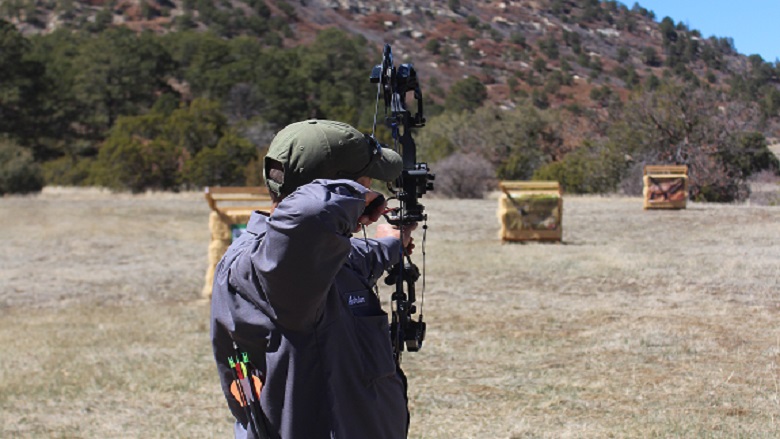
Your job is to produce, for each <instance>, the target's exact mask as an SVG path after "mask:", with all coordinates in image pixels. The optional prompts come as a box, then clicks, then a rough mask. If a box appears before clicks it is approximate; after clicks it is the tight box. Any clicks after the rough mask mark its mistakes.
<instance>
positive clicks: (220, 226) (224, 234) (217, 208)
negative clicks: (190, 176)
mask: <svg viewBox="0 0 780 439" xmlns="http://www.w3.org/2000/svg"><path fill="white" fill-rule="evenodd" d="M205 196H206V202H207V203H208V205H209V207H210V208H211V212H210V214H209V231H210V232H211V241H210V242H209V248H208V256H209V263H208V268H207V269H206V278H205V283H204V285H203V291H202V293H201V294H202V295H203V297H205V298H210V297H211V287H212V284H213V283H214V270H215V269H216V267H217V264H218V263H219V260H220V259H222V256H223V255H224V254H225V252H226V251H227V249H228V247H230V244H231V243H233V241H234V240H235V239H236V238H238V237H239V236H241V233H243V232H244V231H245V230H246V224H247V222H248V221H249V217H250V216H251V215H252V212H254V211H255V210H263V211H268V210H269V209H270V208H271V196H270V195H268V189H267V188H265V187H261V186H244V187H207V188H206V189H205Z"/></svg>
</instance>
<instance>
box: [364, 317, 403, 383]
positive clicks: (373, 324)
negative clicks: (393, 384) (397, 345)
mask: <svg viewBox="0 0 780 439" xmlns="http://www.w3.org/2000/svg"><path fill="white" fill-rule="evenodd" d="M354 319H355V326H356V327H355V329H356V331H355V333H356V335H357V340H358V345H359V346H360V351H361V357H362V363H363V379H364V381H365V382H366V384H367V385H370V384H372V383H373V382H374V381H376V380H377V379H380V378H386V377H389V376H392V375H393V374H395V361H393V349H392V346H391V345H390V325H389V324H388V322H387V314H383V315H378V316H368V317H357V316H355V317H354Z"/></svg>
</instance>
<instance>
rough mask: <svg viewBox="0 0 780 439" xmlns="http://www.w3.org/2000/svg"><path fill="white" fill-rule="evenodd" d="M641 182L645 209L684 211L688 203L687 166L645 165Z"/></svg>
mask: <svg viewBox="0 0 780 439" xmlns="http://www.w3.org/2000/svg"><path fill="white" fill-rule="evenodd" d="M642 180H643V182H644V189H643V190H642V194H643V195H644V197H643V198H644V208H645V209H685V206H686V203H687V201H688V166H687V165H647V166H645V168H644V176H643V178H642Z"/></svg>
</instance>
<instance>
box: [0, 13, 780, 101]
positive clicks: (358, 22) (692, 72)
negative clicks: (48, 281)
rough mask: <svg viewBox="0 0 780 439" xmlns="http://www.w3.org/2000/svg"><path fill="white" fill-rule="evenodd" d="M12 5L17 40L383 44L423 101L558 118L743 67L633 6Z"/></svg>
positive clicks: (719, 82) (744, 60) (725, 43)
mask: <svg viewBox="0 0 780 439" xmlns="http://www.w3.org/2000/svg"><path fill="white" fill-rule="evenodd" d="M15 4H16V5H17V7H16V8H15V9H14V7H13V6H11V5H9V4H6V5H4V6H3V7H4V8H5V14H6V16H7V17H8V18H10V19H11V21H12V22H13V23H15V24H16V25H17V27H18V28H19V29H20V30H21V31H22V33H23V34H26V35H29V34H34V33H46V32H50V31H52V30H54V29H57V28H61V27H66V28H67V27H71V28H84V27H95V28H100V27H101V26H111V25H113V26H127V27H130V28H132V29H136V30H152V31H154V32H157V33H166V32H171V31H176V30H181V29H188V28H197V29H201V30H205V29H210V30H212V31H214V32H216V33H217V34H222V35H223V36H225V37H232V36H235V35H238V34H248V35H256V36H257V37H258V38H261V39H263V40H264V41H266V42H268V44H283V45H286V46H295V45H300V44H306V43H308V42H310V41H312V40H313V38H314V36H315V35H316V34H317V32H319V31H320V30H322V29H324V28H328V27H338V28H340V29H343V30H346V31H349V32H352V33H355V34H360V35H362V36H364V37H365V38H366V40H367V41H369V42H370V43H373V44H374V45H376V47H377V51H378V52H377V59H379V57H380V56H381V55H380V53H379V50H380V49H381V46H382V44H383V43H390V44H392V45H393V48H394V51H395V53H396V54H397V55H399V56H401V58H402V60H403V61H404V62H413V63H414V64H415V68H416V69H417V71H418V73H419V76H420V79H421V82H422V83H423V84H424V85H427V86H429V87H428V89H429V90H431V92H432V93H431V97H432V98H433V99H434V100H436V99H438V98H439V97H441V96H442V95H443V94H444V93H443V90H447V89H448V88H449V86H450V85H452V83H453V82H454V81H457V80H458V79H461V78H464V77H466V76H468V75H473V76H475V77H478V78H479V79H480V80H481V81H482V82H483V83H484V84H485V85H486V86H487V87H488V91H489V96H490V99H491V100H492V101H493V102H496V103H499V104H503V105H508V106H512V105H513V104H514V102H515V101H516V100H517V99H518V97H524V96H525V95H526V94H532V93H533V91H534V90H537V89H538V90H541V91H544V94H545V98H546V99H547V100H548V101H549V103H550V104H551V105H552V106H558V105H561V104H566V103H569V104H570V103H578V104H582V105H592V104H593V100H592V99H590V96H591V91H592V90H593V89H594V88H595V87H600V86H604V85H606V86H608V87H609V88H611V89H613V90H614V91H616V92H617V95H618V96H621V97H623V98H625V96H626V95H627V94H628V92H629V90H630V89H632V88H633V87H635V86H636V85H638V84H640V83H642V82H644V81H646V80H647V79H648V78H650V77H651V76H655V77H658V78H660V77H664V76H665V75H666V76H668V75H672V76H679V77H681V78H684V79H687V80H694V81H696V80H698V81H701V82H709V83H712V84H714V85H715V86H725V84H726V83H727V81H728V79H729V78H730V77H732V76H734V75H738V76H743V75H747V74H748V73H749V71H750V67H751V63H750V60H749V59H748V57H747V56H745V55H741V54H739V53H737V52H736V51H735V49H734V46H733V42H732V41H731V40H730V39H729V38H727V37H722V38H721V37H708V38H705V37H704V36H702V35H701V34H700V33H699V32H698V31H697V30H695V29H688V28H687V27H686V26H685V25H684V24H682V23H678V24H675V23H674V18H673V17H672V18H671V20H670V19H668V18H667V19H666V20H665V21H664V20H661V17H656V16H655V15H654V13H653V12H652V11H649V10H647V9H645V8H643V7H641V6H640V5H638V4H636V3H635V4H634V6H633V7H630V8H629V7H628V6H626V5H624V4H621V3H619V2H616V1H603V2H599V1H598V0H588V1H563V0H537V1H471V0H463V1H456V0H449V1H443V0H434V1H420V0H417V1H414V0H393V1H377V0H300V1H285V0H268V1H263V0H222V1H216V2H213V1H202V0H201V1H194V0H119V1H105V0H89V1H78V0H73V1H71V2H63V3H60V4H59V5H58V6H57V7H56V8H51V9H47V8H46V7H45V6H36V5H38V4H41V3H40V2H33V1H32V0H28V1H26V2H25V1H22V2H17V3H15ZM44 5H45V3H44ZM753 67H755V64H754V65H753ZM772 75H773V76H774V79H775V80H776V79H777V74H776V72H774V73H773V74H772ZM775 85H776V81H775ZM437 95H438V97H437Z"/></svg>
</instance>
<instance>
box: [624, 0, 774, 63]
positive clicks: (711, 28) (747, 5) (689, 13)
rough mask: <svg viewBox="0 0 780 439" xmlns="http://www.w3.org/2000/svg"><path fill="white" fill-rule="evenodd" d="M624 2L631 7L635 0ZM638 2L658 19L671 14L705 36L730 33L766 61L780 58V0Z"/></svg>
mask: <svg viewBox="0 0 780 439" xmlns="http://www.w3.org/2000/svg"><path fill="white" fill-rule="evenodd" d="M621 3H623V4H625V5H626V6H628V7H629V8H630V7H632V6H633V5H634V1H633V0H624V1H621ZM638 3H639V4H640V5H641V6H642V7H644V8H646V9H649V10H651V11H653V12H655V16H656V20H657V21H661V19H663V18H664V17H666V16H669V17H670V18H672V19H673V20H674V22H675V23H679V22H681V21H682V22H683V23H686V24H687V25H688V26H689V27H690V28H691V29H698V30H699V31H701V34H702V36H703V37H705V38H706V37H710V36H712V35H715V36H718V37H731V38H733V39H734V46H735V47H736V48H737V51H739V53H742V54H744V55H752V54H755V53H757V54H759V55H761V57H762V58H764V60H765V61H769V62H775V60H777V59H780V30H778V29H780V26H779V25H780V0H741V1H734V0H644V1H638Z"/></svg>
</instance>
